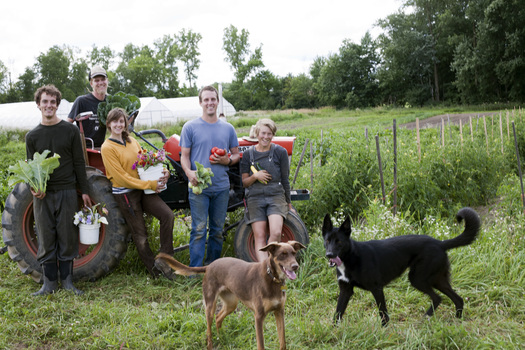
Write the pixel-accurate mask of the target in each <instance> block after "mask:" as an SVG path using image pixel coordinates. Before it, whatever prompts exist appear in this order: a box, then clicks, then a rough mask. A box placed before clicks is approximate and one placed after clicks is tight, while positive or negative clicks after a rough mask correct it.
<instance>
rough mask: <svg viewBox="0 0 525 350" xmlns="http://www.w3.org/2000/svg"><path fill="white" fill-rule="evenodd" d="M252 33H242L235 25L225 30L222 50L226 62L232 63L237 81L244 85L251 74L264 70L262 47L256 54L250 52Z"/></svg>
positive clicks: (257, 49) (243, 30)
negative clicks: (224, 53)
mask: <svg viewBox="0 0 525 350" xmlns="http://www.w3.org/2000/svg"><path fill="white" fill-rule="evenodd" d="M249 36H250V33H249V32H248V31H247V30H246V29H242V30H241V31H240V32H239V30H238V29H237V28H235V27H234V26H233V25H230V26H229V27H228V28H225V29H224V36H223V46H222V49H223V50H224V51H225V52H226V58H225V59H224V60H225V61H226V62H229V63H230V66H231V68H232V70H233V71H234V75H235V80H236V81H237V82H239V83H241V84H242V83H244V82H245V81H246V80H247V78H248V77H249V76H250V74H256V73H257V71H258V70H259V69H262V68H264V63H263V61H262V47H261V46H259V47H258V48H256V49H255V51H254V52H251V51H250V44H249V43H248V38H249Z"/></svg>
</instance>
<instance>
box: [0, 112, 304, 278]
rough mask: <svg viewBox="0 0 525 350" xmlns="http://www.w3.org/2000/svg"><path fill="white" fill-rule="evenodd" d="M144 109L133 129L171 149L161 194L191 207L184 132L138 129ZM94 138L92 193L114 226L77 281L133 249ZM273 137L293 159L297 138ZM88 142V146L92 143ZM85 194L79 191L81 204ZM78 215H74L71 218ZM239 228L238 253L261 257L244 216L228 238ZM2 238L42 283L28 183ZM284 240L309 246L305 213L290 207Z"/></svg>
mask: <svg viewBox="0 0 525 350" xmlns="http://www.w3.org/2000/svg"><path fill="white" fill-rule="evenodd" d="M137 115H138V111H136V112H134V113H132V115H131V116H130V121H131V123H130V130H131V131H132V132H133V133H134V134H135V135H136V136H137V137H139V138H140V139H141V140H142V141H144V142H145V143H147V144H148V145H149V146H151V147H152V148H154V149H157V150H158V148H157V147H156V146H154V145H153V144H152V143H151V142H150V141H149V140H148V139H147V138H146V136H147V135H152V134H154V135H156V136H158V137H160V138H161V139H162V142H163V148H164V150H165V151H166V152H168V154H170V155H169V156H168V161H167V162H166V165H167V168H168V169H169V171H170V174H171V176H170V178H169V181H168V184H167V189H166V190H164V191H162V192H161V193H160V194H159V195H160V197H161V198H162V199H163V200H164V201H165V202H166V204H167V205H168V206H169V207H170V208H171V209H172V210H179V209H188V208H189V201H188V180H187V178H186V175H185V174H184V171H183V170H182V167H181V165H180V151H181V149H180V145H179V140H180V138H179V135H172V136H170V137H169V138H167V137H166V136H165V135H164V133H163V132H162V131H160V130H157V129H150V130H143V131H138V132H137V131H135V130H134V128H133V121H134V120H135V118H136V117H137ZM89 141H90V139H88V138H86V139H85V142H84V150H85V156H86V172H87V178H88V182H89V195H90V196H91V198H92V200H93V201H94V202H95V203H105V205H106V208H107V209H108V211H109V214H108V215H107V219H108V225H101V228H100V233H99V240H98V243H97V244H93V245H84V244H81V243H80V244H79V255H78V256H77V258H76V259H75V260H74V265H73V269H74V273H73V276H74V280H76V281H86V280H87V281H95V280H97V279H99V278H101V277H103V276H105V275H107V274H109V273H111V272H112V271H113V270H114V269H115V268H116V267H117V266H118V264H119V262H120V260H121V259H122V258H123V257H124V255H125V254H126V251H127V247H128V243H129V242H130V236H131V235H130V233H129V229H128V227H127V224H126V222H125V220H124V218H123V216H122V214H121V213H120V210H119V208H118V206H117V203H116V202H115V199H114V198H113V194H112V192H111V182H110V181H109V180H108V179H107V178H106V176H105V169H104V164H103V162H102V156H101V154H100V150H99V149H95V148H94V147H93V146H91V147H89ZM273 142H274V143H276V144H279V145H281V146H283V147H284V148H285V149H286V150H287V151H288V156H289V158H290V160H291V157H292V152H293V147H294V143H295V137H277V136H276V137H274V138H273ZM86 143H88V147H86ZM91 144H92V141H91ZM254 144H256V142H250V141H247V140H245V139H243V138H239V149H240V153H241V157H242V153H243V152H244V151H245V150H246V149H248V148H249V147H250V146H251V145H254ZM228 174H229V177H230V198H229V202H228V212H232V211H235V210H240V208H244V207H245V205H244V189H243V187H242V181H241V174H240V169H239V164H235V165H233V166H231V167H230V169H229V171H228ZM309 195H310V193H309V191H308V190H292V193H291V197H292V200H308V199H309ZM80 203H81V196H80V193H79V206H80ZM71 220H73V218H71ZM233 228H236V230H235V238H234V252H235V255H236V256H237V257H238V258H240V259H243V260H246V261H249V262H251V261H255V259H256V258H255V256H256V255H255V248H254V237H253V232H252V230H251V227H250V225H248V224H246V222H245V220H244V218H243V219H241V220H239V221H237V222H236V223H234V224H231V225H229V226H227V227H225V228H224V229H223V235H224V236H225V237H226V235H227V234H228V232H229V231H230V230H231V229H233ZM2 237H3V240H4V243H5V244H6V247H4V248H3V249H5V248H7V252H8V253H9V256H10V257H11V259H12V260H13V261H15V262H16V263H17V264H18V267H19V268H20V270H21V271H22V272H23V273H24V274H26V275H30V276H31V278H33V280H35V281H36V282H39V283H40V282H42V268H41V266H40V264H39V263H38V261H37V260H36V254H37V250H38V239H37V233H36V232H35V224H34V216H33V196H32V194H31V191H30V188H29V186H28V185H27V184H24V183H19V184H17V185H15V187H14V188H13V190H12V192H11V193H10V194H9V195H8V197H7V199H6V203H5V209H4V212H3V214H2ZM281 240H282V241H283V242H286V241H288V240H295V241H299V242H301V243H302V244H304V245H307V244H308V243H309V237H308V232H307V230H306V227H305V225H304V223H303V222H302V221H301V219H300V217H299V215H297V214H296V213H293V212H290V213H289V214H288V217H287V218H286V219H285V221H284V225H283V230H282V237H281ZM188 247H189V245H188V244H186V245H182V246H180V247H176V248H175V249H174V254H175V253H177V252H179V251H182V250H184V249H187V248H188Z"/></svg>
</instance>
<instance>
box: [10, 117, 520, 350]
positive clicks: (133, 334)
mask: <svg viewBox="0 0 525 350" xmlns="http://www.w3.org/2000/svg"><path fill="white" fill-rule="evenodd" d="M404 112H405V111H403V110H402V111H399V112H395V113H394V114H392V115H388V113H385V115H383V113H381V111H379V112H377V113H376V114H374V113H371V112H370V113H369V112H352V113H346V114H344V113H341V114H339V112H334V113H331V114H328V113H327V112H326V113H327V115H326V116H320V115H317V114H316V115H308V114H307V112H304V113H303V112H296V113H300V114H301V116H300V117H297V118H295V119H294V117H291V119H290V120H288V119H286V118H285V117H284V116H283V117H282V118H283V119H282V121H281V122H279V126H280V127H281V130H286V129H294V128H298V129H301V128H306V129H308V128H312V129H313V130H318V128H319V126H318V125H323V128H324V127H328V128H330V127H342V126H345V127H348V123H349V120H347V119H345V118H353V113H363V114H364V115H363V116H361V117H359V118H357V119H358V120H357V121H355V122H356V123H357V124H358V125H361V126H362V125H367V123H373V122H380V123H384V124H385V125H387V124H390V123H391V120H392V118H393V117H397V118H403V119H400V120H402V121H399V122H400V123H401V122H410V121H413V119H415V117H420V118H422V117H421V116H415V114H414V113H413V112H411V113H408V112H406V113H404ZM308 113H309V112H308ZM321 113H324V112H321ZM366 113H369V114H366ZM443 113H445V114H446V113H447V111H421V113H420V114H421V115H431V114H443ZM450 113H452V112H450ZM455 113H457V112H455ZM260 115H263V114H257V115H256V116H260ZM418 115H419V114H418ZM256 116H253V115H249V116H248V114H246V115H245V116H243V117H241V118H239V121H240V122H243V123H244V124H246V125H244V126H239V127H238V128H237V129H238V130H242V131H241V132H239V133H240V134H241V135H242V132H243V131H244V130H246V131H245V132H246V133H247V130H249V125H251V124H250V123H251V119H253V120H255V118H256ZM323 120H324V123H322V121H323ZM352 124H353V123H352ZM316 128H317V129H316ZM166 133H167V134H168V132H166ZM504 203H505V202H504V201H501V202H500V205H494V206H488V207H484V208H476V209H478V211H479V212H480V213H482V220H483V226H482V230H481V232H480V236H479V238H478V240H477V241H476V242H474V243H473V244H472V245H471V246H468V247H463V248H457V249H454V250H452V251H450V252H449V256H450V260H451V266H452V268H451V272H452V285H453V287H454V288H455V290H456V291H457V292H458V294H459V295H461V296H462V297H463V298H464V299H465V310H464V318H463V319H460V320H459V319H456V318H455V317H454V306H453V304H452V302H451V301H450V300H449V299H447V298H446V297H444V299H443V303H442V304H441V306H440V307H439V308H438V309H437V310H436V312H435V316H434V317H432V318H425V317H423V314H424V312H425V310H426V309H427V308H428V307H429V305H430V300H429V299H428V297H427V296H425V295H423V294H422V293H420V292H418V291H416V290H415V289H414V288H412V287H411V286H410V284H409V282H408V280H407V277H406V274H405V275H403V276H402V277H401V278H400V279H398V280H396V281H395V282H394V283H392V284H391V285H389V286H388V287H387V288H386V289H385V295H386V299H387V307H388V310H389V315H390V317H391V320H390V323H389V325H388V326H387V327H381V322H380V319H379V316H378V312H377V308H376V305H375V302H374V299H373V297H372V295H371V293H369V292H366V291H362V290H356V294H355V295H354V297H353V299H352V300H351V301H350V303H349V306H348V309H347V311H346V314H345V316H344V318H343V321H342V322H341V323H340V324H338V325H334V323H333V314H334V312H335V305H336V301H337V296H338V287H337V283H336V279H335V273H336V272H335V270H334V269H332V268H330V267H329V266H328V263H327V259H326V258H325V257H324V248H323V243H322V238H321V234H320V223H319V225H312V226H311V227H308V229H309V234H310V239H311V243H310V245H309V247H308V249H307V250H306V251H305V252H304V253H303V254H302V258H301V260H300V264H301V268H300V270H299V272H298V278H297V279H296V280H294V281H289V282H288V283H287V286H288V290H287V303H286V308H285V323H286V334H287V346H288V348H289V349H341V350H342V349H520V348H522V347H523V344H525V324H524V322H525V269H524V268H523V262H524V261H525V236H524V232H525V218H524V216H523V215H519V214H518V215H515V214H512V215H510V214H509V213H510V210H508V208H506V207H505V206H502V205H503V204H504ZM179 214H180V215H177V218H176V220H177V221H176V225H175V227H176V232H175V243H176V245H179V244H184V243H187V242H188V234H189V228H188V222H187V221H186V220H185V218H186V215H187V214H188V213H187V212H180V213H179ZM234 215H236V214H234ZM363 217H365V218H366V220H363V221H360V223H356V224H355V227H354V231H353V233H352V234H353V237H354V239H356V240H368V239H381V238H385V237H389V236H393V235H399V234H407V233H417V234H428V235H431V236H433V237H435V238H438V239H448V238H450V237H454V236H456V235H458V234H459V233H460V232H461V231H462V226H461V225H457V224H455V223H453V222H452V221H451V220H450V219H445V218H443V219H437V218H431V217H429V218H426V219H425V221H424V222H422V223H417V224H416V223H414V222H413V221H411V220H408V219H405V218H403V215H398V216H395V217H394V216H392V214H391V212H390V211H389V210H388V209H387V208H385V207H384V206H383V205H381V204H380V203H379V202H378V201H375V200H372V203H371V205H370V207H369V208H368V209H367V211H366V212H365V213H363ZM364 222H366V225H365V224H363V223H364ZM334 223H335V222H334ZM157 226H158V225H157V222H156V221H155V220H152V221H151V223H150V229H151V232H154V234H153V235H152V236H153V237H152V238H151V244H152V246H153V247H156V246H158V238H156V237H155V236H156V234H155V233H157V235H158V231H157V230H158V227H157ZM232 236H233V234H232V233H230V235H229V236H228V238H227V240H226V242H225V246H224V252H223V255H225V256H233V247H232V238H233V237H232ZM0 246H3V242H2V241H1V240H0ZM175 258H177V259H179V260H180V261H182V262H183V263H188V260H189V257H188V254H187V251H185V252H181V253H177V254H176V255H175ZM0 269H1V270H2V273H1V274H0V308H1V312H0V329H1V330H2V337H0V348H1V349H46V350H48V349H203V348H205V347H206V338H205V332H206V321H205V317H204V308H203V305H202V301H201V299H202V298H201V285H200V281H201V280H200V278H195V279H188V278H184V277H180V278H179V279H178V280H177V281H175V282H171V281H168V280H165V279H160V280H152V279H151V278H149V276H148V275H147V274H146V270H145V268H144V267H143V265H142V263H141V262H140V260H139V258H138V255H137V252H136V250H135V248H134V246H133V244H129V248H128V253H127V255H126V257H125V258H124V259H123V261H122V262H121V264H120V265H119V267H118V268H117V269H116V270H115V271H114V272H113V273H112V274H110V275H108V276H106V277H104V278H102V279H100V280H98V281H95V282H80V283H78V285H77V286H78V287H79V288H81V289H83V290H84V291H85V292H86V294H85V295H83V296H80V297H79V296H75V295H72V294H69V293H66V292H64V291H60V292H58V293H56V294H53V295H50V296H48V297H44V298H35V297H32V296H31V295H30V294H31V293H32V292H34V291H36V290H37V289H38V288H39V285H38V284H36V283H35V282H33V280H32V279H30V278H29V277H27V276H25V275H23V273H22V272H21V271H20V270H19V268H18V267H17V265H16V263H14V262H13V261H11V259H10V258H9V256H8V255H7V254H4V255H0ZM214 332H215V329H214ZM264 333H265V345H266V348H268V349H278V348H279V343H278V339H277V333H276V326H275V320H274V317H273V315H268V317H267V319H266V322H265V327H264ZM214 345H215V348H216V349H255V348H256V342H255V330H254V319H253V314H252V312H251V311H249V310H248V309H247V308H246V307H244V306H242V305H240V306H239V308H238V309H237V311H236V312H235V313H233V314H232V315H230V316H228V317H227V318H226V320H225V321H224V323H223V328H222V330H221V331H220V334H218V335H217V333H214Z"/></svg>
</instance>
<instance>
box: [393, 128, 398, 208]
mask: <svg viewBox="0 0 525 350" xmlns="http://www.w3.org/2000/svg"><path fill="white" fill-rule="evenodd" d="M393 130H394V198H393V202H394V203H393V204H394V216H396V214H397V126H396V120H395V119H394V126H393Z"/></svg>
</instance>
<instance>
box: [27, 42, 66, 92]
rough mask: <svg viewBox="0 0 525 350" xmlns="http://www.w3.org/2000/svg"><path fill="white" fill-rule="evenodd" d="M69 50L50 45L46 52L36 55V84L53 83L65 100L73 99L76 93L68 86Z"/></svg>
mask: <svg viewBox="0 0 525 350" xmlns="http://www.w3.org/2000/svg"><path fill="white" fill-rule="evenodd" d="M70 64H71V51H70V49H69V48H67V47H64V48H61V47H59V46H56V45H55V46H53V47H51V48H50V49H49V50H48V52H47V53H45V54H44V53H41V54H40V55H39V56H38V57H37V63H36V71H37V72H38V83H37V85H38V86H42V85H46V84H53V85H55V86H56V87H57V88H58V89H59V90H60V92H61V93H62V97H63V98H64V99H66V100H69V101H73V100H74V99H75V97H76V94H75V93H74V92H73V91H72V90H71V89H70V87H69V65H70Z"/></svg>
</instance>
